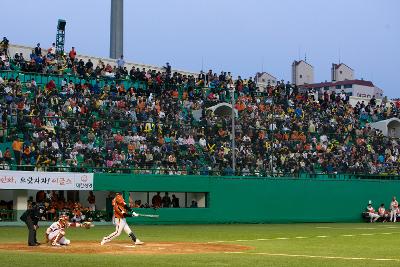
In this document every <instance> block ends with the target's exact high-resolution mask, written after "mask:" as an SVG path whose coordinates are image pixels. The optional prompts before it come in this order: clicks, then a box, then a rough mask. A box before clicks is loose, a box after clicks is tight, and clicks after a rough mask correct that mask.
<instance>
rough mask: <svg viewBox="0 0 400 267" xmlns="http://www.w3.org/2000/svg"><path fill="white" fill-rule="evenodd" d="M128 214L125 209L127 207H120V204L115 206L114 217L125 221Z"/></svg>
mask: <svg viewBox="0 0 400 267" xmlns="http://www.w3.org/2000/svg"><path fill="white" fill-rule="evenodd" d="M125 214H126V208H125V205H118V204H116V205H115V206H114V217H115V218H117V219H123V218H124V217H125V216H124V215H125Z"/></svg>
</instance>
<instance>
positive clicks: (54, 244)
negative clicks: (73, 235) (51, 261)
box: [51, 231, 65, 246]
mask: <svg viewBox="0 0 400 267" xmlns="http://www.w3.org/2000/svg"><path fill="white" fill-rule="evenodd" d="M64 235H65V232H64V231H60V232H59V233H58V235H56V237H55V238H54V239H53V242H52V243H51V245H53V246H59V245H60V240H61V238H63V236H64Z"/></svg>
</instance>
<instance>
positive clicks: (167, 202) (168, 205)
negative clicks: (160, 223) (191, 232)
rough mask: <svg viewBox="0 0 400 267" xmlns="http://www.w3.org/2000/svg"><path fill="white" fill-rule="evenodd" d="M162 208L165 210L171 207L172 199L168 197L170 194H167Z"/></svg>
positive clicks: (163, 199)
mask: <svg viewBox="0 0 400 267" xmlns="http://www.w3.org/2000/svg"><path fill="white" fill-rule="evenodd" d="M162 207H163V208H169V207H171V198H170V197H169V196H168V192H165V195H164V196H163V198H162Z"/></svg>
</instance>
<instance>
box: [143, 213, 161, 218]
mask: <svg viewBox="0 0 400 267" xmlns="http://www.w3.org/2000/svg"><path fill="white" fill-rule="evenodd" d="M138 214H139V217H148V218H159V217H160V215H152V214H140V213H138Z"/></svg>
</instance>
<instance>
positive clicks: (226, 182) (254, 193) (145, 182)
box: [94, 174, 400, 224]
mask: <svg viewBox="0 0 400 267" xmlns="http://www.w3.org/2000/svg"><path fill="white" fill-rule="evenodd" d="M94 189H95V190H101V191H103V190H111V191H123V192H157V191H161V192H165V191H168V192H207V193H208V198H207V205H208V206H207V207H206V208H164V209H158V210H154V209H136V211H137V212H139V213H148V214H159V215H160V218H159V219H149V218H143V217H139V218H129V221H130V222H137V223H149V224H180V223H182V224H183V223H184V224H188V223H193V224H203V223H294V222H360V221H361V220H362V219H361V212H362V211H363V210H364V209H365V208H366V206H367V204H368V201H369V200H372V202H373V205H374V207H375V209H377V208H378V207H379V205H380V204H381V203H385V205H386V208H388V206H389V203H390V200H391V197H392V196H394V195H397V194H398V193H399V192H400V191H399V189H400V181H396V180H392V181H391V180H334V179H315V180H314V179H293V178H267V179H259V178H247V177H246V178H244V177H243V178H241V177H231V178H230V177H212V176H163V175H131V174H95V178H94Z"/></svg>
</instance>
